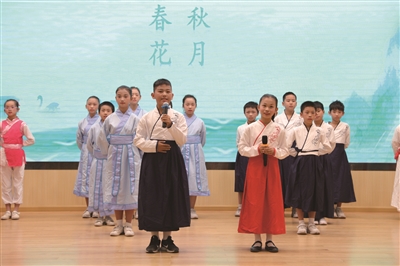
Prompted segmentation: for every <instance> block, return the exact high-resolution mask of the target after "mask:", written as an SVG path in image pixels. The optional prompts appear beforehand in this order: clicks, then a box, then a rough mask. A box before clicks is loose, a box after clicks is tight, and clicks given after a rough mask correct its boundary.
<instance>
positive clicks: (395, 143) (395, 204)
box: [391, 125, 400, 212]
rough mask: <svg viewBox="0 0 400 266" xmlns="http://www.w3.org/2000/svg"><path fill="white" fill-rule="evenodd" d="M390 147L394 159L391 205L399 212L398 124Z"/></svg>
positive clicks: (399, 152) (399, 139) (399, 165)
mask: <svg viewBox="0 0 400 266" xmlns="http://www.w3.org/2000/svg"><path fill="white" fill-rule="evenodd" d="M392 148H393V153H394V159H395V160H396V172H395V176H394V184H393V193H392V202H391V205H392V206H393V207H395V208H396V209H397V211H398V212H400V160H399V154H400V125H398V126H397V127H396V129H395V131H394V134H393V139H392Z"/></svg>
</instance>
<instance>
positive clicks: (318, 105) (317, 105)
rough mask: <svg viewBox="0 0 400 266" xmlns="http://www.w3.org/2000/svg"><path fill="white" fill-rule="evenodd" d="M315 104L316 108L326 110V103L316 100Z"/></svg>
mask: <svg viewBox="0 0 400 266" xmlns="http://www.w3.org/2000/svg"><path fill="white" fill-rule="evenodd" d="M314 105H315V109H318V108H319V109H321V110H322V111H324V105H323V104H322V103H321V102H319V101H315V102H314Z"/></svg>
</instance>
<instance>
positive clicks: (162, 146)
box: [157, 141, 171, 153]
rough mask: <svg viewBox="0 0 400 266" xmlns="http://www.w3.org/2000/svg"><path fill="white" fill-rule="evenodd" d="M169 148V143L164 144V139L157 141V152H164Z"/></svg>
mask: <svg viewBox="0 0 400 266" xmlns="http://www.w3.org/2000/svg"><path fill="white" fill-rule="evenodd" d="M170 149H171V146H170V145H169V144H165V141H158V143H157V152H162V153H166V152H167V151H169V150H170Z"/></svg>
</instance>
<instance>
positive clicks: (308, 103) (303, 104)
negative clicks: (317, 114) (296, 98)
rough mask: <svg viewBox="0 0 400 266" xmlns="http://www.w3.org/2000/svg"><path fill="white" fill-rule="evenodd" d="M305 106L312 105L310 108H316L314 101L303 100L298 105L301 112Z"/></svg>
mask: <svg viewBox="0 0 400 266" xmlns="http://www.w3.org/2000/svg"><path fill="white" fill-rule="evenodd" d="M306 107H312V108H314V109H315V110H316V109H317V108H316V107H315V104H314V102H312V101H305V102H304V103H302V104H301V106H300V112H303V111H304V109H306Z"/></svg>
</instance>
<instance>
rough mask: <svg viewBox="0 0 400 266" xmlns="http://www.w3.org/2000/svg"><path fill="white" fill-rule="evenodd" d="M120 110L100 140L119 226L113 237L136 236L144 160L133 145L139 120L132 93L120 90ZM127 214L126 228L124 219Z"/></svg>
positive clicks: (109, 204) (108, 199) (108, 202)
mask: <svg viewBox="0 0 400 266" xmlns="http://www.w3.org/2000/svg"><path fill="white" fill-rule="evenodd" d="M115 94H116V95H115V100H116V101H117V103H118V110H117V111H115V112H114V113H112V114H111V115H109V116H108V117H107V118H106V120H105V121H104V125H103V130H101V131H100V133H99V136H98V138H97V145H98V146H99V148H100V150H101V153H102V154H104V155H105V154H107V162H106V166H105V168H106V170H105V176H104V179H103V193H104V196H103V198H104V205H105V207H106V208H108V209H112V210H114V213H115V218H116V223H117V224H116V226H115V227H114V229H113V231H112V232H111V233H110V236H119V235H125V236H128V237H131V236H133V235H134V232H133V230H132V218H133V212H134V210H135V209H136V208H137V195H138V187H139V176H140V163H141V158H140V154H139V150H138V148H137V147H136V146H135V145H133V138H134V137H135V133H136V127H137V125H138V123H139V118H138V117H137V116H136V115H134V114H133V113H132V112H131V110H130V109H129V103H130V102H131V98H132V91H131V89H130V88H129V87H127V86H119V87H118V88H117V90H116V92H115ZM124 213H125V221H126V223H125V225H123V218H124Z"/></svg>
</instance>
